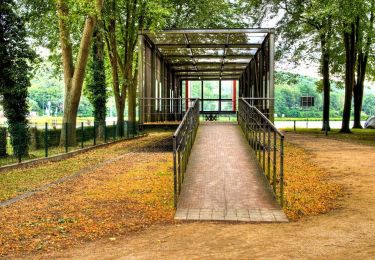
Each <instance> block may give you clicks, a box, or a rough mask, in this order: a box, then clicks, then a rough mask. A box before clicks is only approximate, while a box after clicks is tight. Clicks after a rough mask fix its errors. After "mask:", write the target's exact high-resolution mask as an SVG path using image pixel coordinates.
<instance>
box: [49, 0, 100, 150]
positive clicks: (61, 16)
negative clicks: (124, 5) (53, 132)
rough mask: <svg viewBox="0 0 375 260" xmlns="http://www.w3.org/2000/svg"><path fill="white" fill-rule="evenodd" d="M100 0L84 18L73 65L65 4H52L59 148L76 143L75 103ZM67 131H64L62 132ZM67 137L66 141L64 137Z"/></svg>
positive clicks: (79, 93)
mask: <svg viewBox="0 0 375 260" xmlns="http://www.w3.org/2000/svg"><path fill="white" fill-rule="evenodd" d="M102 7H103V0H96V3H95V6H92V7H91V8H92V9H91V10H90V9H89V10H88V15H87V17H86V18H85V22H84V28H83V31H82V37H81V41H80V46H79V49H78V54H77V58H76V62H75V64H74V60H73V48H72V43H71V41H72V40H71V32H70V26H71V25H70V24H69V23H68V21H69V10H70V9H69V5H68V2H66V1H65V0H56V9H57V16H58V25H59V39H60V47H61V53H62V63H63V70H64V83H65V91H64V94H65V96H64V115H63V124H64V125H63V131H62V132H61V140H60V142H61V144H64V143H65V142H66V138H68V137H69V138H68V140H69V144H70V145H74V144H75V142H76V138H75V137H76V118H77V112H78V105H79V100H80V98H81V93H82V85H83V80H84V78H85V69H86V64H87V59H88V56H89V47H90V43H91V39H92V35H93V31H94V28H95V24H96V21H97V15H98V14H99V15H100V14H101V11H102ZM65 127H67V128H68V129H65ZM66 134H68V137H67V136H66Z"/></svg>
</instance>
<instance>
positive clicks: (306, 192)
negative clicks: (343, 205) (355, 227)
mask: <svg viewBox="0 0 375 260" xmlns="http://www.w3.org/2000/svg"><path fill="white" fill-rule="evenodd" d="M284 162H285V163H284V167H285V182H284V183H285V186H284V188H285V190H284V191H285V205H284V211H285V213H286V214H287V216H288V218H289V219H291V220H298V219H300V218H302V217H304V216H311V215H318V214H323V213H327V212H329V211H330V210H332V209H334V208H336V207H337V203H338V197H340V196H341V195H342V188H341V187H340V186H339V185H337V184H335V183H334V182H333V181H331V180H330V179H329V176H328V174H327V173H326V172H325V171H323V170H322V169H321V168H319V166H317V165H315V164H313V163H312V162H311V160H310V156H309V154H308V153H307V152H306V151H305V150H304V149H302V148H300V147H297V146H295V145H293V144H290V143H288V142H286V143H285V161H284Z"/></svg>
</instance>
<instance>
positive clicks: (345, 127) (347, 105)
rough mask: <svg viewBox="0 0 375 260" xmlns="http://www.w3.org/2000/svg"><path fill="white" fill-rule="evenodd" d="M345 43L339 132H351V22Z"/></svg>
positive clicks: (353, 50)
mask: <svg viewBox="0 0 375 260" xmlns="http://www.w3.org/2000/svg"><path fill="white" fill-rule="evenodd" d="M344 45H345V102H344V111H343V115H342V126H341V130H340V133H351V131H350V112H351V105H352V96H353V88H354V80H355V63H356V54H357V52H356V26H355V24H354V23H352V24H351V30H350V32H344Z"/></svg>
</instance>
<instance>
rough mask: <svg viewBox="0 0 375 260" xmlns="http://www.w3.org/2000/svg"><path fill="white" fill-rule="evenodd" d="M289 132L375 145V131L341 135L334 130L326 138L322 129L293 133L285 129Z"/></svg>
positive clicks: (354, 131) (302, 129) (359, 131)
mask: <svg viewBox="0 0 375 260" xmlns="http://www.w3.org/2000/svg"><path fill="white" fill-rule="evenodd" d="M285 131H287V132H292V133H297V134H308V135H311V136H314V137H324V138H330V139H335V140H340V141H346V142H353V143H358V144H365V145H372V146H373V145H375V129H352V133H351V134H342V133H339V131H340V130H339V129H332V130H331V131H330V132H329V133H328V136H325V134H324V131H321V129H312V128H311V129H310V128H309V129H307V128H300V129H297V130H296V131H293V129H291V128H287V129H285Z"/></svg>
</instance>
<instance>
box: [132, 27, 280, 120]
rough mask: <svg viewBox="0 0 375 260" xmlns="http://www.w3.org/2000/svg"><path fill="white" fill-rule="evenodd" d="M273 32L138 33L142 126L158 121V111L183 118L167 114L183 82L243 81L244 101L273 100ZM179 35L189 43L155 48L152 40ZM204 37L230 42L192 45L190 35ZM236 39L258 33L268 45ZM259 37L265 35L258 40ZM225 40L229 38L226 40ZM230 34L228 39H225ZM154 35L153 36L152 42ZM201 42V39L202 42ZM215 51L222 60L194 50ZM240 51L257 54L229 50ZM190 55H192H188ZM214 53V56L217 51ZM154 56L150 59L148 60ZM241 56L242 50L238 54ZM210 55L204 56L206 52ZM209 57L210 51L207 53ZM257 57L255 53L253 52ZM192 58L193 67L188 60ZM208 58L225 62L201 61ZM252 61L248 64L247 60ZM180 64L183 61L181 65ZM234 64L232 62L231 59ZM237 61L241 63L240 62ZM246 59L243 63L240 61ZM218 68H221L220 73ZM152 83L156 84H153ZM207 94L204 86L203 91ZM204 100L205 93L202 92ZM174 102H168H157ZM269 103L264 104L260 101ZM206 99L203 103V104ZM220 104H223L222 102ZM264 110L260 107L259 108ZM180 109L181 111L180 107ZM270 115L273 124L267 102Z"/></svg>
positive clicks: (182, 31) (196, 31) (266, 29)
mask: <svg viewBox="0 0 375 260" xmlns="http://www.w3.org/2000/svg"><path fill="white" fill-rule="evenodd" d="M274 33H275V31H274V29H271V28H265V29H260V28H256V29H208V30H164V31H161V32H157V33H154V32H151V31H147V30H144V31H140V32H139V37H138V41H139V45H138V46H139V48H138V52H139V54H138V57H139V62H138V93H139V98H140V99H142V98H154V99H147V101H145V102H142V105H140V107H139V110H138V111H139V120H140V123H141V124H142V123H143V122H146V121H148V122H150V121H157V120H159V119H158V118H156V117H155V116H153V114H154V115H155V114H157V113H155V110H157V109H158V110H160V111H159V112H161V113H167V112H170V113H180V112H182V111H168V109H170V107H174V108H175V107H176V108H178V106H177V105H176V104H174V105H173V106H171V105H168V102H169V103H175V102H177V101H176V99H171V98H184V97H182V95H181V94H182V89H181V86H182V81H183V80H202V81H203V80H218V81H219V84H221V80H239V84H238V86H237V87H238V90H239V97H247V98H270V99H272V98H273V97H274V79H273V77H274V39H275V38H274ZM173 34H180V35H183V36H184V39H185V43H184V44H180V43H177V44H173V43H168V44H167V43H165V44H164V43H163V44H155V43H154V42H153V41H152V39H151V38H152V37H153V35H156V36H158V35H160V37H163V38H162V39H163V40H165V39H168V37H169V35H173ZM197 34H202V35H204V36H205V37H210V35H212V34H215V35H220V37H221V38H220V39H223V38H224V39H225V38H226V42H225V43H223V44H218V43H212V42H210V41H209V40H208V41H207V43H206V44H205V43H191V41H190V39H189V35H197ZM231 34H257V35H254V37H264V41H263V42H262V43H259V44H254V43H238V42H236V43H231V42H229V37H230V35H231ZM258 34H260V36H259V35H258ZM223 35H224V37H223ZM225 35H226V36H225ZM151 36H152V37H151ZM198 39H199V38H198ZM178 48H183V49H185V51H184V53H186V55H185V54H184V53H175V54H173V53H171V52H168V53H167V52H165V50H164V49H168V50H176V49H178ZM198 48H200V49H203V50H205V49H206V50H213V51H212V52H216V50H219V49H222V51H220V54H221V55H216V54H215V53H213V54H210V53H208V54H200V55H194V53H193V50H194V49H198ZM235 48H245V49H249V50H250V49H253V48H256V49H257V51H256V53H255V55H253V54H252V55H250V54H230V55H229V54H228V50H231V49H233V50H236V49H235ZM186 50H187V51H186ZM214 50H215V51H214ZM146 52H147V53H150V52H151V56H150V55H146ZM237 52H238V51H237ZM202 53H205V52H202ZM206 53H207V52H206ZM252 53H254V52H252ZM185 58H187V59H190V61H189V62H187V61H186V59H185ZM204 58H220V61H217V62H199V59H204ZM244 58H245V59H246V58H248V60H249V62H244V61H243V59H244ZM178 59H181V61H179V60H178ZM230 59H232V60H230ZM236 59H238V62H236ZM240 60H241V61H240ZM215 67H216V68H217V69H215ZM150 81H151V82H150ZM202 91H203V87H202ZM202 95H203V93H202ZM157 97H158V98H170V100H169V101H167V100H164V99H155V98H157ZM255 102H264V101H255ZM203 103H204V100H203V101H202V104H203ZM220 105H221V103H220ZM254 105H256V106H259V105H261V104H258V103H257V104H254ZM178 109H180V108H178ZM263 109H264V112H265V114H267V115H268V116H269V118H270V119H271V121H273V111H274V108H273V103H272V104H271V103H270V102H266V103H263Z"/></svg>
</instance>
